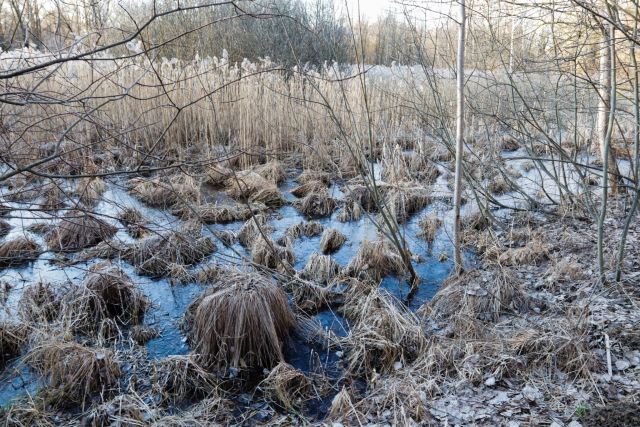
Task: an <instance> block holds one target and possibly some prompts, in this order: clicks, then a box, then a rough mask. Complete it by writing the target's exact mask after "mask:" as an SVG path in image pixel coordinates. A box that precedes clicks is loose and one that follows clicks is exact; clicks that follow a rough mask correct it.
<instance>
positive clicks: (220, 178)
mask: <svg viewBox="0 0 640 427" xmlns="http://www.w3.org/2000/svg"><path fill="white" fill-rule="evenodd" d="M232 175H233V170H232V169H230V168H228V167H226V166H224V165H221V164H215V165H210V166H208V167H207V168H206V169H205V171H204V177H203V179H202V183H203V184H207V185H211V186H213V187H220V186H222V185H223V184H224V182H225V181H226V180H227V179H229V177H231V176H232Z"/></svg>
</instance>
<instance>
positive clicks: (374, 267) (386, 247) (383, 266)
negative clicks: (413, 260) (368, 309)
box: [345, 240, 405, 281]
mask: <svg viewBox="0 0 640 427" xmlns="http://www.w3.org/2000/svg"><path fill="white" fill-rule="evenodd" d="M404 271H405V266H404V263H403V261H402V257H401V256H400V254H399V253H398V250H397V249H396V248H395V246H393V245H392V244H391V243H390V242H388V241H386V240H378V241H375V242H370V241H368V240H365V241H363V242H362V243H361V244H360V247H359V248H358V252H357V253H356V254H355V255H354V257H353V258H352V259H351V261H349V264H348V265H347V266H346V267H345V273H346V274H347V275H349V276H352V277H364V278H368V279H371V280H375V281H379V280H381V279H382V278H383V277H385V276H387V275H389V274H397V275H401V274H403V273H404Z"/></svg>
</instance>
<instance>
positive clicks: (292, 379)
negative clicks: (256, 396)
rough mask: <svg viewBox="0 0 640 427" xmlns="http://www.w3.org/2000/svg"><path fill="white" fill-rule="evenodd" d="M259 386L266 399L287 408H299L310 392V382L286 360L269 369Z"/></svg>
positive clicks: (308, 397)
mask: <svg viewBox="0 0 640 427" xmlns="http://www.w3.org/2000/svg"><path fill="white" fill-rule="evenodd" d="M259 387H260V389H261V390H262V391H263V392H264V393H265V395H266V396H267V399H269V400H271V401H273V402H276V403H277V404H278V405H280V406H282V407H283V408H285V409H287V410H296V409H298V410H299V409H301V408H302V407H303V405H304V403H305V402H306V401H307V400H309V399H310V394H311V392H312V387H311V382H310V381H309V379H308V378H307V377H306V376H305V374H304V372H302V371H301V370H299V369H296V368H294V367H293V366H291V365H289V364H288V363H286V362H280V363H278V364H277V365H276V366H275V367H274V368H273V369H271V371H270V372H269V375H267V377H266V378H265V379H264V380H263V381H262V382H261V383H260V386H259Z"/></svg>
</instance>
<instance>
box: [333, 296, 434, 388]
mask: <svg viewBox="0 0 640 427" xmlns="http://www.w3.org/2000/svg"><path fill="white" fill-rule="evenodd" d="M350 312H351V314H352V316H353V317H354V324H353V326H352V328H351V330H350V332H349V335H348V336H347V337H346V338H345V340H344V341H345V342H344V345H345V348H346V349H347V352H346V365H347V371H348V372H349V373H350V374H352V375H367V376H370V375H375V372H390V371H392V370H393V369H394V365H395V366H397V365H396V363H400V364H401V365H402V366H404V365H406V364H407V363H409V362H411V361H413V360H415V359H416V357H418V356H419V355H420V354H421V353H422V351H423V349H424V348H425V345H426V338H425V336H424V333H423V330H422V326H421V324H420V322H419V320H418V318H417V317H416V316H415V315H413V313H411V312H410V311H408V310H407V309H406V308H404V307H403V306H402V305H401V304H400V303H399V302H397V301H395V300H393V298H392V297H391V296H390V295H388V294H386V293H385V292H382V291H379V290H377V289H373V290H371V291H370V292H369V293H368V294H366V295H365V296H363V297H362V298H360V299H359V300H358V301H353V302H352V307H351V308H350Z"/></svg>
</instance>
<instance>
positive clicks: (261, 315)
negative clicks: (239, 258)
mask: <svg viewBox="0 0 640 427" xmlns="http://www.w3.org/2000/svg"><path fill="white" fill-rule="evenodd" d="M188 311H190V312H192V313H193V328H192V334H191V341H192V346H193V348H194V352H195V353H196V354H198V357H199V358H200V360H201V361H202V363H203V365H205V366H206V367H218V368H243V367H248V368H271V367H273V366H275V365H276V364H278V362H280V361H282V360H283V357H282V346H283V344H284V342H285V340H286V339H287V337H288V335H289V333H290V331H291V329H292V328H293V327H294V325H295V320H294V317H293V314H292V312H291V309H290V308H289V304H288V301H287V295H286V294H285V293H284V291H283V290H282V289H281V288H280V287H279V286H278V285H276V284H274V283H271V282H270V281H269V280H268V279H266V278H264V277H262V276H261V275H259V274H257V273H244V272H240V271H228V272H227V273H226V274H224V275H223V276H221V277H220V278H219V280H218V282H217V286H216V287H214V288H211V289H209V290H207V291H205V293H204V294H203V295H202V296H200V297H199V298H198V299H197V300H196V301H195V302H194V303H193V304H192V306H191V307H190V308H189V310H188Z"/></svg>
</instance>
